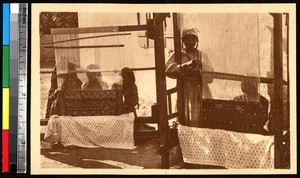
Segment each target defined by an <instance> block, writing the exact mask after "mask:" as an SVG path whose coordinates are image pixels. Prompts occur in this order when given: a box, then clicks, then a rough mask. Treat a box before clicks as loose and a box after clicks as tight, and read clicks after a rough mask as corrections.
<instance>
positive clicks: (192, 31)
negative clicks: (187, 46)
mask: <svg viewBox="0 0 300 178" xmlns="http://www.w3.org/2000/svg"><path fill="white" fill-rule="evenodd" d="M186 35H194V36H196V37H197V38H198V30H197V29H196V28H188V29H184V30H183V32H182V38H184V37H185V36H186Z"/></svg>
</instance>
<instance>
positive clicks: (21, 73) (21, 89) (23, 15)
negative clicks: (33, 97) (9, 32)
mask: <svg viewBox="0 0 300 178" xmlns="http://www.w3.org/2000/svg"><path fill="white" fill-rule="evenodd" d="M27 24H28V4H26V3H21V4H19V39H18V40H19V53H18V59H19V63H18V66H19V67H18V79H19V81H18V143H17V145H18V147H17V172H18V173H26V167H27V50H28V49H27V47H28V25H27Z"/></svg>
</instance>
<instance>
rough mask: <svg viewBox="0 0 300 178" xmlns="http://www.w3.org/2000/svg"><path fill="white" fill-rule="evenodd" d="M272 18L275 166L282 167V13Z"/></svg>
mask: <svg viewBox="0 0 300 178" xmlns="http://www.w3.org/2000/svg"><path fill="white" fill-rule="evenodd" d="M272 15H273V18H274V115H273V116H274V118H273V119H274V121H273V122H274V134H275V163H274V164H275V165H274V167H275V168H282V165H283V162H282V161H283V159H282V156H283V155H282V144H283V143H282V141H283V140H282V137H283V136H282V134H283V133H282V124H283V86H282V84H283V70H282V14H279V13H275V14H272Z"/></svg>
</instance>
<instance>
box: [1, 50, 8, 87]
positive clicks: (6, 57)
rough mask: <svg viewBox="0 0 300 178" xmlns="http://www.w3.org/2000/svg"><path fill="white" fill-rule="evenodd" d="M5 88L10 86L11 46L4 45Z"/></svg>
mask: <svg viewBox="0 0 300 178" xmlns="http://www.w3.org/2000/svg"><path fill="white" fill-rule="evenodd" d="M2 60H3V70H2V71H3V76H2V77H3V88H9V76H10V75H9V61H10V59H9V46H3V53H2Z"/></svg>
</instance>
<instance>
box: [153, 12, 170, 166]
mask: <svg viewBox="0 0 300 178" xmlns="http://www.w3.org/2000/svg"><path fill="white" fill-rule="evenodd" d="M159 15H160V14H159V13H154V14H153V16H154V19H155V18H156V17H158V16H159ZM154 31H155V32H154V33H155V38H154V50H155V68H156V70H155V73H156V93H157V103H158V105H159V123H160V137H161V153H162V168H164V169H168V168H169V142H168V135H169V124H168V120H167V98H166V75H165V51H164V31H163V21H158V22H156V23H154Z"/></svg>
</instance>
